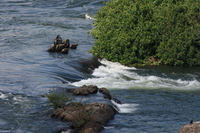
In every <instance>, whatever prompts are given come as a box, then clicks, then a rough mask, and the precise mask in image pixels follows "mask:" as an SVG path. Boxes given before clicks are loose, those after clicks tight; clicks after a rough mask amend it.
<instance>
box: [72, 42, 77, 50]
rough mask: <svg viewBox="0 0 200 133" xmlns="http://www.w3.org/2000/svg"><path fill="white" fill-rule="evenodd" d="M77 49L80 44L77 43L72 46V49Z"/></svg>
mask: <svg viewBox="0 0 200 133" xmlns="http://www.w3.org/2000/svg"><path fill="white" fill-rule="evenodd" d="M77 47H78V44H77V43H76V44H72V45H71V46H70V48H71V49H77Z"/></svg>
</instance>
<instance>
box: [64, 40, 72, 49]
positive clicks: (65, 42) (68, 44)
mask: <svg viewBox="0 0 200 133" xmlns="http://www.w3.org/2000/svg"><path fill="white" fill-rule="evenodd" d="M63 44H65V46H66V48H69V47H70V43H69V39H66V40H64V41H63Z"/></svg>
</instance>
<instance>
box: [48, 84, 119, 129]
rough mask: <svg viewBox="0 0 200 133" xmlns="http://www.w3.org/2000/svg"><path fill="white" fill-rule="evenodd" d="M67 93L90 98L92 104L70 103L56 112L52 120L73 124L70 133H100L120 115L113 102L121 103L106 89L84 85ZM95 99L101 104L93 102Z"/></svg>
mask: <svg viewBox="0 0 200 133" xmlns="http://www.w3.org/2000/svg"><path fill="white" fill-rule="evenodd" d="M67 92H68V93H72V94H73V95H74V96H75V97H79V96H84V97H85V96H86V97H89V101H90V102H91V103H87V102H85V103H81V102H69V103H67V104H66V105H64V106H62V107H60V108H57V109H55V110H54V112H53V114H52V118H60V120H62V121H68V122H72V125H71V126H70V129H69V130H70V131H69V132H73V133H74V132H81V133H100V132H101V130H103V127H104V126H105V125H106V124H107V122H108V121H109V120H111V119H113V118H114V115H115V114H116V113H118V110H117V108H116V107H115V105H113V104H112V102H111V100H115V101H116V102H118V103H120V101H119V100H116V99H115V98H112V96H111V94H110V92H109V91H108V90H107V89H106V88H98V87H97V86H94V85H89V86H86V85H84V86H82V87H79V88H76V89H68V90H67ZM97 97H98V98H97ZM93 98H95V99H98V100H99V102H98V101H92V99H93Z"/></svg>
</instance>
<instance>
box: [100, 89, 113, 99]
mask: <svg viewBox="0 0 200 133" xmlns="http://www.w3.org/2000/svg"><path fill="white" fill-rule="evenodd" d="M99 92H101V93H103V94H104V95H105V96H106V98H108V99H111V98H112V96H111V94H110V92H109V91H108V90H107V89H106V88H100V89H99Z"/></svg>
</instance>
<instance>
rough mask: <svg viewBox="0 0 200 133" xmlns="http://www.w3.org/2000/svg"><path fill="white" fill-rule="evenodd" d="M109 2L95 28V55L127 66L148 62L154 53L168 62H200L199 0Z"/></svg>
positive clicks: (115, 0) (93, 31) (123, 0)
mask: <svg viewBox="0 0 200 133" xmlns="http://www.w3.org/2000/svg"><path fill="white" fill-rule="evenodd" d="M105 4H106V5H105V6H104V7H102V8H101V9H100V10H99V12H98V13H97V14H96V16H95V18H96V21H94V23H93V26H94V28H93V29H92V31H91V33H92V34H93V36H94V37H95V39H96V41H95V45H94V46H93V48H92V49H91V50H90V51H89V52H91V53H93V54H94V55H95V56H98V57H100V58H106V59H107V60H110V61H117V62H120V63H121V64H124V65H134V64H146V63H147V62H146V61H147V60H148V59H149V58H150V57H151V56H154V57H156V58H157V59H159V60H160V61H161V62H162V63H163V64H166V65H177V66H194V65H200V2H199V0H192V1H191V0H142V1H141V0H111V1H110V2H106V3H105ZM154 64H156V63H154ZM157 64H159V63H157Z"/></svg>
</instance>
